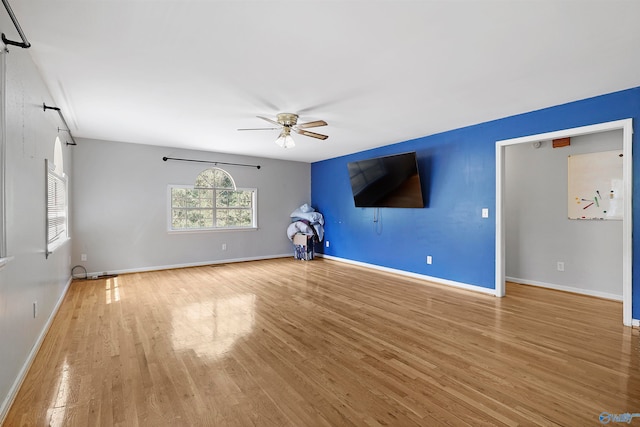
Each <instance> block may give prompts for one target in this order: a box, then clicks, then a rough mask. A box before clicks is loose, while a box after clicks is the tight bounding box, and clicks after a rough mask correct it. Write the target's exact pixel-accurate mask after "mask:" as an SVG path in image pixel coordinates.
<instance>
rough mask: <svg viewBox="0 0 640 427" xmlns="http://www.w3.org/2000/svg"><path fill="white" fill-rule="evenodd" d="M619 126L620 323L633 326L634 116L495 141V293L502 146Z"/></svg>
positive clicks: (501, 276) (500, 272)
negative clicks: (621, 199) (621, 202)
mask: <svg viewBox="0 0 640 427" xmlns="http://www.w3.org/2000/svg"><path fill="white" fill-rule="evenodd" d="M612 130H622V153H623V155H624V157H623V166H622V179H623V187H624V198H625V199H624V209H623V219H622V323H623V324H624V325H625V326H632V323H633V319H632V310H631V305H632V276H631V272H632V265H633V257H632V253H633V221H632V220H633V217H632V214H633V201H632V198H633V162H632V160H633V159H632V157H631V156H632V150H631V146H632V141H633V139H632V137H633V119H630V118H629V119H623V120H616V121H612V122H606V123H598V124H594V125H588V126H581V127H576V128H571V129H564V130H559V131H554V132H546V133H540V134H535V135H529V136H523V137H518V138H511V139H505V140H501V141H496V240H495V242H496V266H495V268H496V270H495V271H496V273H495V295H496V296H497V297H503V296H505V294H506V285H505V279H506V275H505V234H506V230H505V218H504V209H505V206H504V204H505V203H504V199H505V197H504V194H505V149H506V147H508V146H510V145H516V144H527V143H533V142H537V141H549V140H553V139H558V138H566V137H575V136H581V135H589V134H593V133H598V132H607V131H612Z"/></svg>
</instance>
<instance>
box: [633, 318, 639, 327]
mask: <svg viewBox="0 0 640 427" xmlns="http://www.w3.org/2000/svg"><path fill="white" fill-rule="evenodd" d="M631 326H635V327H636V328H640V319H631Z"/></svg>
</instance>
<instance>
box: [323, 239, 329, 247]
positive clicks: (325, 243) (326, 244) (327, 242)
mask: <svg viewBox="0 0 640 427" xmlns="http://www.w3.org/2000/svg"><path fill="white" fill-rule="evenodd" d="M324 245H325V246H326V247H327V248H328V247H329V241H328V240H327V241H325V242H324Z"/></svg>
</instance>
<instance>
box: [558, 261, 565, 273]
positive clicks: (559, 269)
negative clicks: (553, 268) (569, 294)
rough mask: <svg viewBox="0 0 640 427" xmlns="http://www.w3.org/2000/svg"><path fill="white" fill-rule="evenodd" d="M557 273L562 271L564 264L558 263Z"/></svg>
mask: <svg viewBox="0 0 640 427" xmlns="http://www.w3.org/2000/svg"><path fill="white" fill-rule="evenodd" d="M558 271H564V262H562V261H558Z"/></svg>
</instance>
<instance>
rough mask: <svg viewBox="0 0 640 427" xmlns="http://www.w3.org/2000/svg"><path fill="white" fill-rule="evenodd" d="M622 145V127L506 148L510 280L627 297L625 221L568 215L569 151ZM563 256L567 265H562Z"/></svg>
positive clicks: (585, 151)
mask: <svg viewBox="0 0 640 427" xmlns="http://www.w3.org/2000/svg"><path fill="white" fill-rule="evenodd" d="M616 149H622V132H621V131H615V132H604V133H598V134H593V135H586V136H581V137H576V138H572V139H571V145H570V146H569V147H564V148H555V149H554V148H552V147H551V142H550V141H545V142H543V143H542V146H541V147H540V148H538V149H534V148H533V147H532V146H531V145H530V144H521V145H514V146H509V147H507V149H506V167H505V178H506V181H505V187H506V188H505V193H506V200H505V215H506V275H507V277H508V279H509V280H514V281H520V282H525V283H529V284H537V285H541V286H548V287H553V288H558V289H565V290H570V291H575V292H580V293H586V294H590V295H595V296H601V297H607V298H614V299H620V300H621V299H622V221H599V220H594V221H583V220H569V219H567V156H569V155H573V154H581V153H591V152H597V151H608V150H616ZM559 261H560V262H564V264H565V271H564V272H560V271H558V270H557V262H559Z"/></svg>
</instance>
